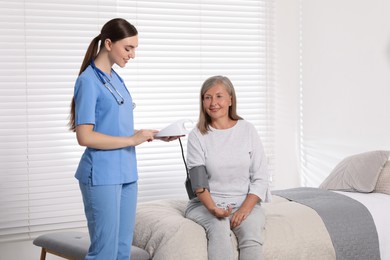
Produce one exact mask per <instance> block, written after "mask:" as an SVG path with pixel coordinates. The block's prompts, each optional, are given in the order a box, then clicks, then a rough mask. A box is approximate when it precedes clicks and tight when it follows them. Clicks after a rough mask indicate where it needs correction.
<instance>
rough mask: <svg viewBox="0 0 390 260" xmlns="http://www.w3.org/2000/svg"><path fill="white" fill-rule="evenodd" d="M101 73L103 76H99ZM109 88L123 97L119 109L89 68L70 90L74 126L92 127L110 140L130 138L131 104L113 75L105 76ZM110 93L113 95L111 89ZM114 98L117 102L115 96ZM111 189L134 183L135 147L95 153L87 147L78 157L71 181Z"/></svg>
mask: <svg viewBox="0 0 390 260" xmlns="http://www.w3.org/2000/svg"><path fill="white" fill-rule="evenodd" d="M102 73H103V72H102ZM105 75H106V76H107V78H108V79H109V80H110V82H111V84H112V85H114V86H115V88H116V89H117V90H118V92H119V93H120V94H121V95H122V96H123V98H124V103H123V104H122V105H119V104H118V103H117V101H116V99H115V98H114V97H113V96H112V94H111V93H110V92H109V90H108V89H107V88H106V87H104V85H103V84H102V82H101V81H100V80H99V78H98V77H97V76H96V74H95V71H94V69H93V68H92V67H91V65H90V66H88V67H87V69H86V70H85V71H84V72H83V73H82V74H81V75H80V76H79V77H78V78H77V80H76V84H75V89H74V100H75V105H76V106H75V108H76V110H75V112H76V113H75V124H76V126H77V125H81V124H92V125H94V131H96V132H100V133H102V134H106V135H111V136H132V135H133V134H134V120H133V100H132V98H131V95H130V93H129V92H128V90H127V88H126V87H125V85H124V83H123V81H122V79H121V78H119V76H118V75H117V74H116V73H111V75H109V74H106V73H105ZM108 86H109V87H110V88H111V90H112V91H113V93H114V94H115V95H117V93H116V92H115V90H114V89H113V88H112V86H111V85H109V84H108ZM118 98H120V97H119V96H118ZM90 176H91V178H92V185H111V184H123V183H130V182H134V181H136V180H137V179H138V173H137V160H136V154H135V147H134V146H130V147H125V148H121V149H113V150H99V149H93V148H89V147H87V148H86V149H85V151H84V154H83V156H82V157H81V160H80V163H79V166H78V168H77V171H76V174H75V177H76V178H77V179H78V180H79V181H80V182H82V183H84V184H87V183H88V178H89V177H90Z"/></svg>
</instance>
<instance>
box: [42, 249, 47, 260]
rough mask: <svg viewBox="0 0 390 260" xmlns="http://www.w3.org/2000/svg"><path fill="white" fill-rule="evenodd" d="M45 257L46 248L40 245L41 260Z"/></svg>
mask: <svg viewBox="0 0 390 260" xmlns="http://www.w3.org/2000/svg"><path fill="white" fill-rule="evenodd" d="M45 259H46V250H45V249H44V248H43V247H42V250H41V260H45Z"/></svg>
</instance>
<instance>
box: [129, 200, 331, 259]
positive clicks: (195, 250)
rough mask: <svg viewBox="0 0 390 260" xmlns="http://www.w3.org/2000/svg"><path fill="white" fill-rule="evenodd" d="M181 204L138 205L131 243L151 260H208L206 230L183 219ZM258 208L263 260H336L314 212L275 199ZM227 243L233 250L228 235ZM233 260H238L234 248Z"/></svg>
mask: <svg viewBox="0 0 390 260" xmlns="http://www.w3.org/2000/svg"><path fill="white" fill-rule="evenodd" d="M186 204H187V201H186V200H160V201H154V202H146V203H141V204H139V205H138V209H137V219H136V228H135V233H134V240H133V244H134V245H136V246H138V247H141V248H144V249H145V250H146V251H148V252H149V253H150V254H151V256H152V257H153V260H207V239H206V234H205V231H204V229H203V228H202V227H201V226H199V225H198V224H196V223H195V222H193V221H191V220H189V219H186V218H185V217H184V210H185V207H186ZM263 207H264V208H265V212H266V227H265V241H264V246H263V250H264V255H265V259H267V260H271V259H272V260H295V259H302V260H318V259H322V260H328V259H329V260H334V259H336V256H335V251H334V249H333V245H332V241H331V239H330V237H329V234H328V232H327V230H326V227H325V225H324V224H323V222H322V220H321V218H320V217H319V215H318V214H317V213H316V212H315V211H314V210H313V209H311V208H309V207H306V206H304V205H302V204H299V203H295V202H291V201H288V200H286V199H284V198H282V197H279V196H276V195H273V200H272V202H271V203H264V204H263ZM232 244H233V247H234V248H235V249H236V248H237V240H236V238H235V236H234V235H233V233H232ZM235 259H238V251H237V249H236V250H235Z"/></svg>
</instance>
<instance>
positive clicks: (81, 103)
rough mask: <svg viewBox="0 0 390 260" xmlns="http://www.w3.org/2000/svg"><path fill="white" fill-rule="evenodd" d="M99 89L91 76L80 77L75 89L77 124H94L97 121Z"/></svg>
mask: <svg viewBox="0 0 390 260" xmlns="http://www.w3.org/2000/svg"><path fill="white" fill-rule="evenodd" d="M97 92H98V89H97V87H96V85H95V83H94V81H92V80H91V79H89V78H86V77H79V78H78V79H77V80H76V85H75V90H74V101H75V124H76V126H77V125H82V124H92V125H94V124H95V123H96V122H95V121H96V103H97V97H98V93H97Z"/></svg>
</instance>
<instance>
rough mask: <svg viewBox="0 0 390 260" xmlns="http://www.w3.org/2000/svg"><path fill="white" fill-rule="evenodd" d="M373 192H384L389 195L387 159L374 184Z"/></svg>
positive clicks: (388, 163)
mask: <svg viewBox="0 0 390 260" xmlns="http://www.w3.org/2000/svg"><path fill="white" fill-rule="evenodd" d="M374 192H379V193H385V194H389V195H390V161H387V162H386V164H385V166H383V169H382V171H381V173H380V174H379V177H378V181H377V183H376V186H375V190H374Z"/></svg>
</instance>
